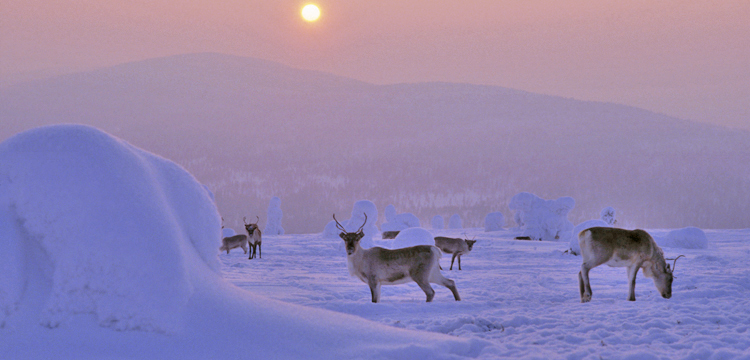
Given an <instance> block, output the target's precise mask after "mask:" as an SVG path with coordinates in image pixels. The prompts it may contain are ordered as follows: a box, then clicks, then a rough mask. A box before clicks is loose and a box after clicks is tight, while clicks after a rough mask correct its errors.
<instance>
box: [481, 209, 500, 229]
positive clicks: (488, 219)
mask: <svg viewBox="0 0 750 360" xmlns="http://www.w3.org/2000/svg"><path fill="white" fill-rule="evenodd" d="M503 226H505V216H504V215H503V213H501V212H499V211H498V212H491V213H489V214H487V216H485V217H484V231H485V232H490V231H498V230H502V229H503Z"/></svg>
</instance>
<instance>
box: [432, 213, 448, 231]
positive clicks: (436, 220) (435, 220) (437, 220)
mask: <svg viewBox="0 0 750 360" xmlns="http://www.w3.org/2000/svg"><path fill="white" fill-rule="evenodd" d="M430 225H432V228H433V229H435V230H443V229H444V228H445V220H443V217H442V216H440V215H435V216H433V217H432V221H431V222H430Z"/></svg>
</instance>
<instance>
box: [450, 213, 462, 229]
mask: <svg viewBox="0 0 750 360" xmlns="http://www.w3.org/2000/svg"><path fill="white" fill-rule="evenodd" d="M463 228H464V222H463V220H461V215H458V214H453V215H452V216H451V217H450V219H448V229H463Z"/></svg>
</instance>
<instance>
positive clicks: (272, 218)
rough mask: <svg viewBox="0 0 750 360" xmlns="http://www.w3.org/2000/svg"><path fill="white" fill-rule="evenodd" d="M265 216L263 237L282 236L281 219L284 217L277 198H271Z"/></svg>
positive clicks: (279, 200)
mask: <svg viewBox="0 0 750 360" xmlns="http://www.w3.org/2000/svg"><path fill="white" fill-rule="evenodd" d="M266 214H267V215H268V217H267V219H268V221H267V222H266V227H265V228H264V229H263V235H284V228H283V227H281V218H282V217H284V212H283V211H282V210H281V199H279V197H278V196H274V197H272V198H271V201H270V202H269V204H268V212H267V213H266Z"/></svg>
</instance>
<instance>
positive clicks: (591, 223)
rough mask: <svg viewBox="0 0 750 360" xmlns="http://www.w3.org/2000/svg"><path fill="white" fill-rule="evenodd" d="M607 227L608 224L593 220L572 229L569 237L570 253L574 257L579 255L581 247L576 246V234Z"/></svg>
mask: <svg viewBox="0 0 750 360" xmlns="http://www.w3.org/2000/svg"><path fill="white" fill-rule="evenodd" d="M597 226H600V227H609V224H607V223H606V222H604V221H603V220H599V219H594V220H586V221H584V222H582V223H580V224H578V225H576V227H574V228H573V233H572V235H571V237H570V252H571V253H573V254H574V255H580V254H581V246H580V245H579V244H578V234H580V233H581V231H583V230H586V229H590V228H592V227H597Z"/></svg>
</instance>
